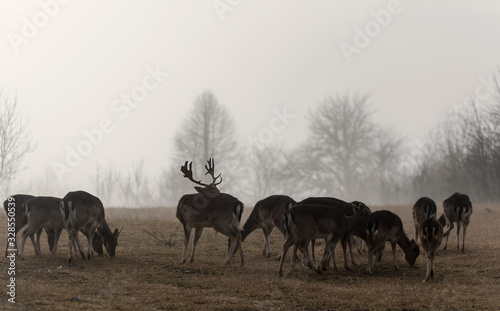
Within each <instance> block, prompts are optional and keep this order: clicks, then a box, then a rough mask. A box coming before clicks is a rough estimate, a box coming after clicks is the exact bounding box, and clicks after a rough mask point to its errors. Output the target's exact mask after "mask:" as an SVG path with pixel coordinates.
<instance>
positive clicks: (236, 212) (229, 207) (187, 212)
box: [176, 158, 244, 266]
mask: <svg viewBox="0 0 500 311" xmlns="http://www.w3.org/2000/svg"><path fill="white" fill-rule="evenodd" d="M207 162H208V163H207V165H205V169H206V171H207V172H206V173H205V175H207V174H208V175H210V176H211V177H212V182H211V183H209V184H205V183H202V182H201V180H195V179H194V178H193V170H192V165H193V162H192V161H191V163H189V166H188V161H186V162H185V163H184V165H183V166H182V167H181V172H182V173H183V174H184V177H185V178H187V179H189V180H190V181H192V182H193V183H195V184H197V185H200V186H203V187H194V188H195V190H196V191H197V192H198V193H196V194H185V195H183V196H182V197H181V198H180V200H179V203H178V204H177V212H176V217H177V219H179V221H180V222H181V224H182V226H183V228H184V251H183V254H182V259H181V264H184V263H185V262H186V258H187V248H188V244H189V239H190V237H191V231H192V229H193V228H194V229H195V234H194V239H193V252H192V254H191V260H190V262H191V263H193V262H194V254H195V250H196V244H197V243H198V240H199V239H200V237H201V234H202V233H203V229H204V228H214V229H215V231H217V232H220V233H222V234H223V235H225V236H227V237H228V239H229V240H228V241H229V242H228V244H229V249H228V254H227V259H226V264H229V262H230V261H231V258H232V257H233V255H234V253H235V251H236V250H237V249H239V251H240V256H241V266H243V265H244V259H243V250H242V247H241V241H242V237H241V231H240V222H241V215H242V214H243V203H241V201H240V200H238V199H237V198H235V197H233V196H232V195H230V194H227V193H222V192H220V191H219V189H218V188H217V186H218V185H219V184H221V183H222V177H221V174H219V175H217V176H215V173H214V169H215V161H214V160H213V159H212V158H210V159H209V160H208V161H207ZM219 178H220V180H219V181H217V180H218V179H219Z"/></svg>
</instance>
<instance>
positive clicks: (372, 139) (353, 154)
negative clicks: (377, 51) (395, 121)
mask: <svg viewBox="0 0 500 311" xmlns="http://www.w3.org/2000/svg"><path fill="white" fill-rule="evenodd" d="M368 99H369V97H368V95H363V96H357V95H350V94H347V95H345V96H340V95H339V96H336V97H331V96H330V97H327V98H325V100H324V101H323V102H322V103H320V105H319V106H318V108H317V109H316V110H313V111H312V112H311V113H310V117H309V122H310V134H309V137H308V139H307V142H305V143H303V144H302V145H301V146H299V147H298V148H297V149H296V150H294V151H292V152H291V153H290V154H289V155H288V156H287V159H288V164H287V172H288V173H289V174H290V176H289V178H288V179H291V178H293V179H294V180H295V189H294V190H295V191H294V193H300V194H301V195H313V196H318V195H323V196H324V195H327V196H332V195H334V196H338V197H341V198H345V199H349V200H353V199H360V200H362V199H363V198H364V199H366V198H367V196H368V195H369V193H368V192H367V187H366V186H367V185H368V184H370V187H373V188H374V189H375V190H374V192H377V193H378V192H380V189H381V187H382V186H384V185H385V187H388V186H387V182H388V179H389V176H390V175H392V173H391V169H392V167H393V166H394V165H395V163H396V162H399V161H400V159H401V155H400V153H401V152H402V148H401V147H402V138H399V137H398V136H397V135H387V130H384V129H382V127H381V126H379V125H378V124H376V123H375V122H374V121H373V110H372V108H371V105H370V104H369V103H368ZM374 182H375V183H376V185H380V186H379V187H374V186H373V184H374Z"/></svg>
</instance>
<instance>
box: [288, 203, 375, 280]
mask: <svg viewBox="0 0 500 311" xmlns="http://www.w3.org/2000/svg"><path fill="white" fill-rule="evenodd" d="M339 201H340V200H339ZM341 202H343V201H341ZM343 203H345V204H349V203H346V202H343ZM351 208H352V209H353V216H350V217H349V216H346V215H344V213H343V212H342V211H340V210H339V209H338V208H334V207H331V206H325V205H319V204H303V203H299V204H296V205H295V206H294V207H292V208H291V209H290V210H288V211H287V212H286V213H285V214H284V215H283V218H284V222H285V226H286V228H287V232H288V237H287V240H286V241H285V244H284V245H283V255H282V257H281V261H280V267H279V271H278V273H279V275H280V276H281V275H283V263H284V261H285V257H286V253H287V251H288V249H289V248H290V246H292V245H294V248H295V247H297V248H298V249H299V250H300V251H301V252H302V254H303V255H304V257H305V258H306V260H307V262H308V264H309V267H310V268H311V269H313V270H314V271H316V272H317V273H321V269H323V270H325V269H326V264H327V261H328V258H329V256H330V255H331V254H332V253H333V251H334V249H335V246H336V244H337V243H338V241H339V239H340V238H341V237H343V236H345V235H346V233H347V232H352V231H354V230H355V229H356V228H357V227H358V225H359V224H360V223H361V222H362V221H363V218H366V215H364V214H363V212H361V211H360V210H359V209H356V207H355V206H354V205H351ZM313 239H325V252H324V254H323V257H322V259H321V262H320V264H319V266H318V265H316V263H315V262H314V261H313V260H312V259H311V257H310V256H309V253H308V250H307V245H308V244H309V242H310V241H312V240H313ZM332 257H333V256H332ZM294 260H295V256H292V269H293V270H297V269H296V267H295V262H294ZM345 264H346V265H347V260H345ZM334 265H335V264H334Z"/></svg>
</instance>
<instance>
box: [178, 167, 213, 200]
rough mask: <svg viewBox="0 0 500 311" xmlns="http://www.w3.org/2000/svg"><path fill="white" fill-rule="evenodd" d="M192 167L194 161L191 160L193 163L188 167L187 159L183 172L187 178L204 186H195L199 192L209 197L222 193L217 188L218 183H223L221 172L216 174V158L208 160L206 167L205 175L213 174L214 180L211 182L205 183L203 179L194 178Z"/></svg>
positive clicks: (182, 168)
mask: <svg viewBox="0 0 500 311" xmlns="http://www.w3.org/2000/svg"><path fill="white" fill-rule="evenodd" d="M192 167H193V162H192V161H191V163H189V167H188V161H186V163H184V165H183V166H182V167H181V172H182V173H183V174H184V177H185V178H187V179H189V180H191V181H192V182H194V183H195V184H197V185H200V186H203V187H194V189H196V191H198V192H199V193H203V194H205V195H207V196H209V197H210V196H216V195H218V194H220V191H219V189H218V188H217V185H220V183H222V177H221V176H220V175H221V174H219V175H217V176H215V173H214V168H215V163H214V159H212V158H210V159H209V160H208V161H207V165H205V169H206V170H207V172H206V173H205V175H207V174H209V175H210V176H212V182H211V183H210V184H204V183H202V182H201V180H195V179H194V178H193V169H192ZM219 178H220V180H219V182H217V179H219Z"/></svg>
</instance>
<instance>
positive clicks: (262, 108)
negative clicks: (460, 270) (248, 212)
mask: <svg viewBox="0 0 500 311" xmlns="http://www.w3.org/2000/svg"><path fill="white" fill-rule="evenodd" d="M499 9H500V3H498V2H497V1H482V2H480V3H477V2H475V3H472V2H470V1H451V0H450V1H439V2H431V1H393V0H390V1H360V2H357V3H356V5H354V4H352V2H348V1H314V2H306V1H284V0H283V1H272V2H269V1H229V0H214V1H203V2H196V3H195V2H188V1H168V2H167V1H147V2H143V1H142V2H140V1H120V2H116V1H57V0H42V1H39V2H22V3H19V2H18V1H0V30H1V33H0V36H1V37H2V38H3V39H2V40H0V49H1V53H2V54H1V55H2V57H1V58H0V88H1V90H2V92H3V93H7V94H10V95H11V96H17V100H18V103H19V105H20V109H21V110H22V113H23V114H24V115H25V116H26V117H27V118H29V120H30V121H29V131H30V133H31V135H32V138H33V141H34V142H36V144H37V146H36V149H34V151H33V152H30V153H28V154H26V155H25V157H24V158H23V164H22V168H23V169H22V170H21V171H20V172H19V173H18V174H16V176H15V180H14V181H13V182H12V183H11V185H10V187H9V189H8V192H9V193H14V192H15V193H18V192H30V193H33V194H50V195H55V196H64V194H65V193H66V192H68V191H70V190H76V189H84V190H87V191H89V192H93V193H95V192H96V189H94V184H93V181H92V177H91V175H92V174H93V173H95V172H96V168H97V167H98V165H99V167H100V168H101V169H103V170H105V168H107V167H110V166H113V167H114V168H115V170H116V171H118V172H122V173H123V176H125V175H126V174H129V173H130V172H131V171H133V169H134V168H138V167H142V168H143V169H144V172H145V176H143V177H144V178H145V179H144V180H147V182H148V183H149V184H150V185H151V189H152V190H151V191H155V192H158V191H160V192H161V190H158V187H156V186H155V185H156V184H157V183H158V180H159V178H160V173H161V172H162V170H168V169H170V168H171V167H172V166H175V165H177V166H178V167H179V168H180V166H181V165H182V164H183V162H181V163H172V162H173V159H174V158H173V155H174V154H175V149H174V137H175V134H176V132H178V131H179V129H180V128H181V127H182V125H183V122H185V120H187V119H188V118H189V116H190V113H191V109H192V107H193V104H194V102H195V100H196V98H197V97H198V96H200V95H201V94H203V92H205V91H211V92H212V93H213V94H214V95H215V97H216V98H217V100H218V103H219V104H220V105H221V106H223V107H225V109H226V110H227V112H228V114H229V115H230V116H231V118H232V119H233V120H234V123H235V132H236V135H237V138H238V141H239V142H240V143H241V145H244V144H245V143H248V141H249V140H251V139H252V138H255V137H259V135H261V136H262V134H261V133H262V130H263V129H267V128H271V126H272V122H274V121H273V120H274V119H276V117H277V114H280V113H281V114H283V113H284V114H288V115H291V116H292V117H290V118H289V119H288V121H289V122H287V123H285V124H281V125H284V126H283V127H281V125H280V127H279V128H280V130H279V131H273V134H272V139H270V140H269V141H268V140H267V139H266V144H269V145H277V144H284V146H286V148H291V149H292V148H294V147H296V146H297V145H300V144H301V143H302V142H303V141H304V140H306V139H307V137H308V130H309V123H308V122H309V120H310V118H309V116H310V113H311V111H314V110H315V109H316V108H317V107H318V105H319V104H320V103H321V102H322V101H323V100H324V99H325V98H327V97H328V96H337V95H340V96H342V95H344V94H369V95H370V97H369V103H370V104H371V107H373V110H374V115H373V117H374V120H376V122H377V123H378V124H380V125H383V126H386V127H388V128H390V129H391V131H393V132H394V133H397V134H398V135H401V136H402V137H404V139H405V141H406V143H407V144H408V145H410V146H412V145H415V146H421V145H423V144H424V143H425V142H426V140H427V139H428V136H429V133H430V132H431V131H432V130H433V129H434V128H435V127H436V126H438V125H439V124H441V123H442V122H443V119H445V118H446V116H447V113H448V112H449V111H452V110H454V109H456V107H457V105H460V104H462V103H464V102H466V101H468V100H470V98H471V96H474V97H475V98H477V97H479V96H478V95H482V94H484V93H485V92H486V93H487V92H488V86H489V82H488V81H490V80H491V79H490V78H491V75H492V74H494V73H495V72H496V71H497V68H498V62H499V56H500V41H499V40H498V37H499V36H498V35H499V31H500V20H499V19H498V14H496V13H497V12H499ZM277 126H278V125H277ZM245 151H246V149H245V148H243V147H242V148H241V153H242V154H240V156H241V157H242V158H244V157H246V154H245ZM200 153H201V151H200ZM185 160H192V159H185ZM201 164H203V163H199V165H201ZM141 165H142V166H141ZM220 167H221V168H224V164H223V163H220ZM196 173H197V174H198V175H199V176H200V178H201V176H202V175H203V174H204V172H202V171H198V172H196ZM222 174H223V176H224V174H225V172H224V171H222ZM226 175H227V174H226ZM178 178H179V179H180V180H181V181H179V182H184V183H185V182H186V181H185V180H183V178H182V174H181V173H180V172H179V174H178ZM241 179H243V180H244V179H245V176H241ZM241 179H240V180H241ZM222 186H224V184H223V185H222ZM222 186H221V187H222ZM222 188H224V187H222ZM228 189H231V188H230V187H229V188H228ZM223 190H225V189H223ZM464 190H465V191H467V189H464ZM233 194H234V195H235V196H242V197H243V199H246V200H247V201H248V203H247V202H245V203H246V204H248V205H250V206H251V205H253V204H254V203H255V198H254V196H251V195H248V193H245V194H241V195H238V193H233ZM287 194H289V195H291V196H292V197H293V196H294V194H293V193H287ZM322 194H324V193H322ZM151 195H154V194H151ZM331 195H335V193H334V192H333V193H332V194H331ZM298 199H300V198H298ZM346 199H347V198H346ZM439 199H441V198H439ZM402 200H403V201H404V200H405V199H402ZM407 200H408V202H409V203H410V202H412V200H413V198H412V197H408V198H407ZM151 204H153V203H151ZM154 204H155V205H163V204H162V203H161V202H158V201H156V202H155V203H154ZM172 204H175V203H172V202H168V203H165V205H172ZM105 205H119V206H130V205H141V204H140V202H134V203H130V202H124V200H123V198H121V199H120V198H119V195H118V194H115V195H113V201H112V202H108V203H106V202H105Z"/></svg>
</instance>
